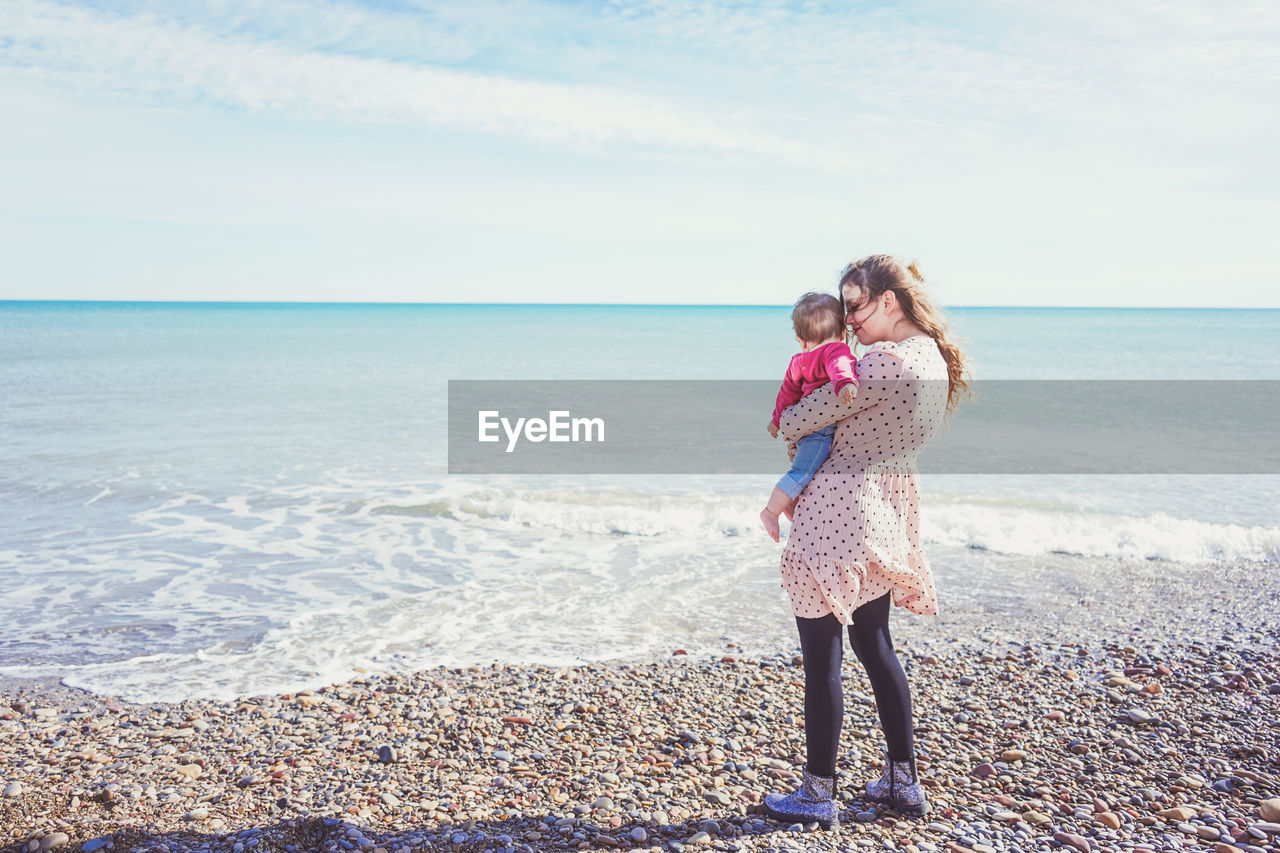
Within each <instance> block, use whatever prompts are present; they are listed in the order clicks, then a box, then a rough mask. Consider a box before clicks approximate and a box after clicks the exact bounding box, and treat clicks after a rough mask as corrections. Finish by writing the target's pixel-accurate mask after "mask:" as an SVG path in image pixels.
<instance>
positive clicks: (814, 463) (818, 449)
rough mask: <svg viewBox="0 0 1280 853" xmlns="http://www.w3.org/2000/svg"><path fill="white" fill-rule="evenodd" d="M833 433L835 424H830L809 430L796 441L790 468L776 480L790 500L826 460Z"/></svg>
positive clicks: (800, 490) (834, 432)
mask: <svg viewBox="0 0 1280 853" xmlns="http://www.w3.org/2000/svg"><path fill="white" fill-rule="evenodd" d="M835 434H836V425H835V424H832V425H831V426H827V427H823V428H822V429H820V430H818V431H817V432H811V433H809V434H808V435H806V436H805V437H804V438H802V439H800V440H799V441H797V442H796V458H795V459H793V460H791V468H790V469H789V470H788V471H787V473H785V474H783V475H782V479H781V480H779V481H778V488H779V489H782V491H784V492H786V493H787V496H788V497H790V498H791V499H792V500H795V498H796V496H797V495H799V494H800V492H802V491H804V487H805V486H807V485H808V484H809V481H810V480H812V479H813V475H814V474H816V473H817V472H818V469H819V468H820V467H822V463H823V462H825V461H826V460H827V454H828V453H830V452H831V438H832V436H834V435H835Z"/></svg>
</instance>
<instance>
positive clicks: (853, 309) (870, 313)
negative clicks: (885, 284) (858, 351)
mask: <svg viewBox="0 0 1280 853" xmlns="http://www.w3.org/2000/svg"><path fill="white" fill-rule="evenodd" d="M843 293H844V322H845V325H846V326H848V327H849V330H850V331H852V332H853V333H854V334H855V335H857V336H858V343H860V344H862V345H863V346H864V347H865V346H867V345H868V344H873V343H875V342H876V341H883V340H887V339H888V331H889V328H890V326H891V324H890V323H889V322H888V318H887V317H885V311H884V306H883V304H882V303H883V302H884V297H883V295H882V296H881V297H880V298H879V299H875V300H873V301H871V302H870V303H868V301H867V293H866V291H865V290H863V289H862V288H861V287H859V286H858V285H856V284H854V283H853V282H849V283H848V284H846V285H845V286H844V290H843Z"/></svg>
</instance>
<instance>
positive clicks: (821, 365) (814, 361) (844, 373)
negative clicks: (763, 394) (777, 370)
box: [773, 341, 858, 426]
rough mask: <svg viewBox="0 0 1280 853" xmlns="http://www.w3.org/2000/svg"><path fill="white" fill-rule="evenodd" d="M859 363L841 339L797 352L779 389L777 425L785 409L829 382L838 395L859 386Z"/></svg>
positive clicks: (776, 412)
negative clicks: (856, 369)
mask: <svg viewBox="0 0 1280 853" xmlns="http://www.w3.org/2000/svg"><path fill="white" fill-rule="evenodd" d="M856 363H857V362H856V360H855V359H854V357H853V353H852V352H850V351H849V345H848V344H846V343H841V342H839V341H832V342H831V343H829V344H823V345H822V346H820V347H818V348H817V349H811V350H809V351H808V352H798V353H796V354H795V355H793V356H792V357H791V363H790V364H788V365H787V375H786V376H784V377H783V379H782V388H781V389H780V390H779V391H778V401H777V402H776V403H775V404H774V406H773V423H774V426H777V425H778V418H780V417H781V416H782V410H783V409H785V408H787V407H788V406H793V405H795V404H796V403H798V402H800V398H801V397H804V396H805V395H806V394H808V393H809V392H811V391H813V390H814V389H815V388H820V387H822V386H823V385H826V384H827V383H828V382H830V383H831V384H832V387H833V388H834V390H835V392H836V393H837V394H839V393H840V389H841V388H843V387H844V386H846V385H853V386H855V389H856V386H857V384H858V374H857V373H856V372H855V370H854V366H855V365H856Z"/></svg>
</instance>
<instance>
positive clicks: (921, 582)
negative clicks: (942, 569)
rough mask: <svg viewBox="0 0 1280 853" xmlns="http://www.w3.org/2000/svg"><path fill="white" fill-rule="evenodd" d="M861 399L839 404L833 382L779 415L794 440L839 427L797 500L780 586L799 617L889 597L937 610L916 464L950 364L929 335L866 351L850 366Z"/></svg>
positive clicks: (844, 613)
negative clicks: (923, 535)
mask: <svg viewBox="0 0 1280 853" xmlns="http://www.w3.org/2000/svg"><path fill="white" fill-rule="evenodd" d="M857 373H858V385H859V388H858V396H857V397H856V398H854V400H853V402H852V403H850V404H849V405H847V406H846V405H842V404H841V403H840V402H839V400H837V399H836V396H835V394H834V393H833V392H832V390H831V385H830V383H828V384H826V385H823V386H822V387H821V388H818V389H817V390H815V391H813V392H812V393H810V394H808V395H806V396H805V397H804V398H803V399H802V400H800V402H798V403H796V404H795V405H794V406H791V407H790V408H788V409H786V410H785V411H784V412H783V413H782V418H781V420H780V422H779V430H780V432H781V433H782V435H784V436H785V437H786V438H788V439H789V440H791V441H794V440H796V439H797V438H799V437H801V436H803V435H807V434H808V433H810V432H813V431H814V430H816V429H821V428H822V427H824V426H826V425H827V424H830V423H835V424H836V431H835V438H834V439H833V441H832V444H831V453H830V454H829V455H828V456H827V460H826V462H824V463H823V464H822V467H821V468H819V469H818V472H817V473H816V474H814V476H813V479H812V480H810V481H809V484H808V485H807V486H806V487H805V489H804V491H803V492H801V493H800V499H799V501H798V502H797V503H796V508H795V518H794V520H793V521H792V524H791V533H790V536H789V537H788V539H787V545H786V547H785V548H784V549H783V551H782V587H783V589H785V590H786V591H787V594H788V595H789V596H790V598H791V609H792V611H794V613H795V615H796V616H802V617H806V618H810V619H816V618H818V617H820V616H825V615H827V614H828V613H834V614H835V617H836V619H838V620H839V621H840V623H841V624H842V625H847V624H849V620H850V618H851V616H852V614H853V611H854V610H857V609H858V608H859V607H861V606H862V605H863V604H866V603H867V602H868V601H871V600H873V599H876V598H879V597H880V596H882V595H884V594H885V593H886V592H890V593H892V598H891V600H892V602H893V603H894V604H896V605H898V606H900V607H905V608H907V610H909V611H911V612H912V613H918V614H921V615H925V616H932V615H935V614H937V612H938V600H937V596H936V595H935V593H934V589H933V575H932V573H931V572H930V570H929V561H928V559H927V558H926V557H925V554H924V551H922V550H921V549H920V490H919V485H918V472H917V470H916V457H917V456H918V455H919V454H920V450H921V449H922V448H923V447H924V446H925V445H926V444H928V443H929V440H930V439H932V438H933V435H934V433H936V432H937V431H938V427H939V426H940V425H941V424H942V417H943V414H944V413H945V411H946V406H947V381H946V380H947V364H946V362H945V361H944V360H943V358H942V352H941V351H940V350H939V349H938V345H937V343H936V342H935V341H934V340H933V338H931V337H929V336H928V335H915V336H913V337H910V338H907V339H906V340H905V341H899V342H896V343H895V342H892V341H884V342H881V343H877V344H873V345H871V346H870V347H868V349H867V351H866V353H865V354H864V355H863V357H862V358H860V359H859V360H858V363H857Z"/></svg>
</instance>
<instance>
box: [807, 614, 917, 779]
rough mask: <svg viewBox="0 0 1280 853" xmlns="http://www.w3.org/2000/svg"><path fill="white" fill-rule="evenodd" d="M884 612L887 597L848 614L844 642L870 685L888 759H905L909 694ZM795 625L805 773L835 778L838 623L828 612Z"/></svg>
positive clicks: (839, 718) (909, 738)
mask: <svg viewBox="0 0 1280 853" xmlns="http://www.w3.org/2000/svg"><path fill="white" fill-rule="evenodd" d="M889 609H890V604H889V593H887V592H886V593H885V594H884V595H882V596H880V597H879V598H877V599H875V600H874V601H868V602H867V603H866V604H864V605H862V606H861V607H859V608H858V609H857V610H855V611H853V618H852V619H850V620H849V642H850V644H851V645H852V646H853V653H854V654H855V655H857V656H858V660H859V661H861V662H862V666H863V668H865V669H866V671H867V677H868V678H869V679H870V680H871V690H872V692H873V693H875V697H876V708H877V709H878V710H879V711H880V726H881V728H883V729H884V738H885V741H886V743H887V745H888V749H889V757H890V758H893V759H897V760H906V759H907V758H909V757H911V756H912V755H913V754H914V749H915V742H914V732H913V731H912V725H911V691H910V690H909V689H908V688H907V676H906V673H904V672H903V671H902V664H900V663H899V662H898V656H897V655H896V654H894V651H893V639H892V638H891V637H890V636H889ZM796 624H797V625H798V626H799V627H800V650H801V653H802V654H803V655H804V727H805V739H806V741H807V742H808V752H809V763H808V770H809V772H810V773H813V774H816V775H818V776H834V775H835V769H836V752H837V750H838V749H839V746H840V725H841V723H842V722H843V721H844V691H843V688H842V687H841V684H840V665H841V663H842V658H843V652H844V638H843V637H842V636H841V631H840V622H839V620H837V619H836V617H835V616H834V615H833V614H831V613H828V614H827V615H826V616H822V617H820V618H818V619H804V618H802V617H799V616H797V617H796Z"/></svg>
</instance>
